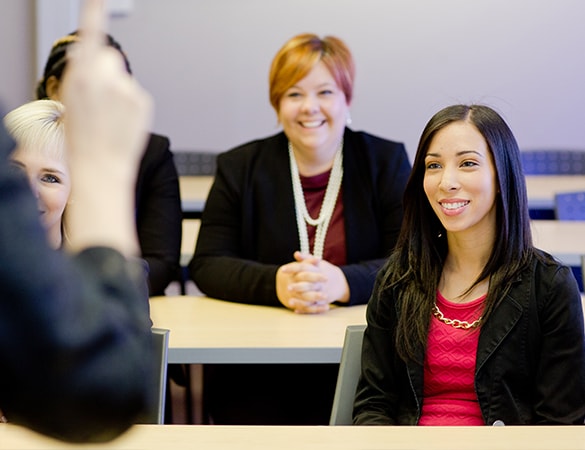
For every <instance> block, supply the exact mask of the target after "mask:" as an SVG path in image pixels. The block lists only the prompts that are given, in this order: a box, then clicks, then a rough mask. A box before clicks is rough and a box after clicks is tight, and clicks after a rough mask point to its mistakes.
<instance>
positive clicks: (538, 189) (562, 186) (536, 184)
mask: <svg viewBox="0 0 585 450" xmlns="http://www.w3.org/2000/svg"><path fill="white" fill-rule="evenodd" d="M526 190H527V192H528V208H530V209H545V210H554V206H555V194H556V193H559V192H574V191H585V175H527V176H526Z"/></svg>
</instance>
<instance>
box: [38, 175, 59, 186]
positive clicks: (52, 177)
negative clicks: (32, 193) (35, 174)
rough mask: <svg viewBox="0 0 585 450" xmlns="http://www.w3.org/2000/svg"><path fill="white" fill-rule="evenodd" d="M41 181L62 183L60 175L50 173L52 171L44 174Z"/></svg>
mask: <svg viewBox="0 0 585 450" xmlns="http://www.w3.org/2000/svg"><path fill="white" fill-rule="evenodd" d="M41 181H42V182H43V183H50V184H53V183H61V180H60V179H59V177H56V176H55V175H53V174H50V173H47V174H45V175H43V176H42V177H41Z"/></svg>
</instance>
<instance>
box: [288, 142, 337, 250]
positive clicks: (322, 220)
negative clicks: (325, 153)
mask: <svg viewBox="0 0 585 450" xmlns="http://www.w3.org/2000/svg"><path fill="white" fill-rule="evenodd" d="M288 155H289V158H290V174H291V178H292V185H293V193H294V196H295V213H296V218H297V229H298V232H299V243H300V245H301V253H310V249H309V234H308V232H307V225H306V224H309V225H312V226H314V227H317V231H316V232H315V244H314V246H313V256H316V257H317V258H322V257H323V247H324V245H325V236H326V235H327V229H328V228H329V222H330V221H331V217H332V216H333V210H334V209H335V204H336V203H337V196H338V194H339V189H340V187H341V180H342V179H343V141H342V142H341V144H340V145H339V150H337V153H336V154H335V159H334V160H333V167H332V169H331V174H330V175H329V181H328V182H327V190H326V191H325V197H324V198H323V203H322V204H321V210H320V211H319V217H317V218H316V219H313V218H312V217H311V216H310V215H309V211H307V205H306V203H305V195H304V194H303V186H302V185H301V176H300V175H299V167H298V166H297V161H296V159H295V156H294V152H293V145H292V143H291V142H290V141H289V143H288Z"/></svg>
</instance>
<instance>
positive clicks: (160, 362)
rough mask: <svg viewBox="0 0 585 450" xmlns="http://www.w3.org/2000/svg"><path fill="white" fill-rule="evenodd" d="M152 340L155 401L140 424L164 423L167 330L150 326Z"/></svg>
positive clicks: (167, 349) (167, 346) (167, 350)
mask: <svg viewBox="0 0 585 450" xmlns="http://www.w3.org/2000/svg"><path fill="white" fill-rule="evenodd" d="M152 342H153V348H154V355H155V362H156V369H157V377H156V392H155V395H154V397H155V402H153V404H152V407H151V409H150V411H148V412H147V413H146V414H145V415H144V416H143V417H142V418H141V420H140V421H139V423H141V424H159V425H162V424H163V423H164V415H165V401H166V390H167V363H168V354H169V330H166V329H164V328H152Z"/></svg>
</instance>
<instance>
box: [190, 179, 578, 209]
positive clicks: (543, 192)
mask: <svg viewBox="0 0 585 450" xmlns="http://www.w3.org/2000/svg"><path fill="white" fill-rule="evenodd" d="M213 178H214V177H213V176H211V175H203V176H199V175H197V176H186V175H184V176H180V177H179V187H180V191H181V203H182V206H183V211H184V212H187V213H201V212H202V211H203V207H204V206H205V201H206V200H207V195H208V194H209V190H210V189H211V185H212V184H213ZM526 189H527V192H528V207H529V208H530V209H551V210H552V209H554V196H555V193H557V192H572V191H585V175H527V176H526Z"/></svg>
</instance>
